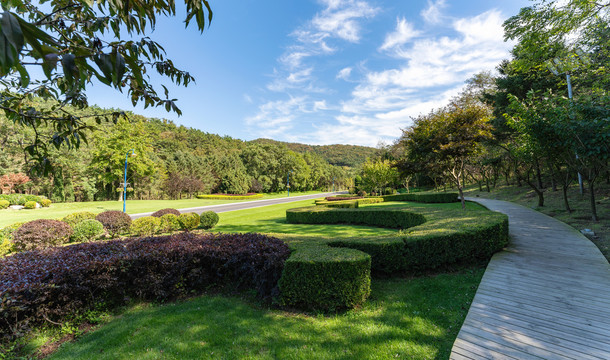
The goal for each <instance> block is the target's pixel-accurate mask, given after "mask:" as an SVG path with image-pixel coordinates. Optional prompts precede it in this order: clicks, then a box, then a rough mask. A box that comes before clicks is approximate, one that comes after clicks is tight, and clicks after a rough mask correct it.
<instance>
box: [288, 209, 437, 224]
mask: <svg viewBox="0 0 610 360" xmlns="http://www.w3.org/2000/svg"><path fill="white" fill-rule="evenodd" d="M286 221H287V222H288V223H291V224H353V225H371V226H380V227H387V228H395V229H406V228H409V227H412V226H417V225H420V224H423V223H424V222H425V221H426V218H425V217H424V216H423V215H421V214H417V213H414V212H409V211H407V210H402V209H400V210H395V209H394V210H392V209H384V208H362V209H336V208H335V209H331V208H328V207H319V206H317V207H316V206H310V207H304V208H296V209H289V210H286Z"/></svg>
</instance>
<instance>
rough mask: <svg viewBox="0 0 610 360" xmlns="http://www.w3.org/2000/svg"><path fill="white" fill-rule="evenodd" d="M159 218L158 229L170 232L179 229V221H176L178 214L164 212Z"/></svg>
mask: <svg viewBox="0 0 610 360" xmlns="http://www.w3.org/2000/svg"><path fill="white" fill-rule="evenodd" d="M159 219H161V223H160V225H159V229H160V230H161V232H164V233H171V232H174V231H178V230H180V229H181V227H180V221H178V216H176V215H174V214H165V215H163V216H161V217H160V218H159Z"/></svg>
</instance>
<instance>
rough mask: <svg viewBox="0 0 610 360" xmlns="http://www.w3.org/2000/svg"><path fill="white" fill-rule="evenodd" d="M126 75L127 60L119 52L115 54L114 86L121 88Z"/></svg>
mask: <svg viewBox="0 0 610 360" xmlns="http://www.w3.org/2000/svg"><path fill="white" fill-rule="evenodd" d="M123 75H125V59H124V58H123V55H121V54H120V53H119V52H118V51H117V52H116V53H115V61H114V72H113V76H114V77H113V83H114V86H119V84H120V83H121V80H123Z"/></svg>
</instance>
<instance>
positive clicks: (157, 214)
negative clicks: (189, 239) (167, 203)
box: [151, 208, 180, 217]
mask: <svg viewBox="0 0 610 360" xmlns="http://www.w3.org/2000/svg"><path fill="white" fill-rule="evenodd" d="M165 214H174V215H176V216H180V211H178V210H176V209H172V208H167V209H161V210H157V211H155V212H154V213H152V215H151V216H154V217H161V216H163V215H165Z"/></svg>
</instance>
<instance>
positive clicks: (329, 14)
mask: <svg viewBox="0 0 610 360" xmlns="http://www.w3.org/2000/svg"><path fill="white" fill-rule="evenodd" d="M325 3H326V5H327V7H326V9H324V10H323V11H322V12H320V13H318V14H316V16H315V17H314V18H313V20H312V21H311V25H312V26H313V27H314V28H315V29H316V30H317V31H318V32H319V33H321V34H328V35H329V36H332V37H336V38H340V39H343V40H347V41H350V42H358V41H359V40H360V30H361V29H360V23H359V20H360V19H362V18H368V17H372V16H374V15H375V14H376V13H377V12H378V9H376V8H374V7H372V6H371V5H370V4H368V3H367V2H366V1H356V0H343V1H341V0H334V1H325Z"/></svg>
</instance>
